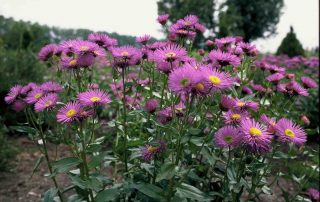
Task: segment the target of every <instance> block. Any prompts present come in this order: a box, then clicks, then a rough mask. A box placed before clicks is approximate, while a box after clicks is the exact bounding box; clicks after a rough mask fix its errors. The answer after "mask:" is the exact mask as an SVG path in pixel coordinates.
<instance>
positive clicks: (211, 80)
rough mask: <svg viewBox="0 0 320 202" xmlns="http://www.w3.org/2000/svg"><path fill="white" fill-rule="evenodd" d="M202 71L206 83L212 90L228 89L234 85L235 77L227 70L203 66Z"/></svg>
mask: <svg viewBox="0 0 320 202" xmlns="http://www.w3.org/2000/svg"><path fill="white" fill-rule="evenodd" d="M200 71H201V73H202V75H203V77H204V80H205V82H206V85H208V87H209V89H210V90H212V91H217V90H226V89H229V88H231V87H232V86H233V85H234V78H232V77H231V76H230V75H229V74H228V73H226V72H220V71H218V70H215V69H211V68H202V69H201V70H200Z"/></svg>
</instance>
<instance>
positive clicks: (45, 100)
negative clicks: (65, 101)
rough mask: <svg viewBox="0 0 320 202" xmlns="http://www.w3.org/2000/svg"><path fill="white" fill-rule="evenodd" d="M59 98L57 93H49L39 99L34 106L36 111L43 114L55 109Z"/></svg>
mask: <svg viewBox="0 0 320 202" xmlns="http://www.w3.org/2000/svg"><path fill="white" fill-rule="evenodd" d="M58 99H59V97H58V95H57V94H56V93H49V94H47V95H45V96H43V97H41V98H40V99H39V101H38V102H36V104H35V105H34V110H35V111H36V112H41V111H44V110H49V109H52V108H53V107H55V105H56V104H57V101H58Z"/></svg>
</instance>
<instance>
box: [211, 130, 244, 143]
mask: <svg viewBox="0 0 320 202" xmlns="http://www.w3.org/2000/svg"><path fill="white" fill-rule="evenodd" d="M241 141H242V134H241V133H240V131H239V130H238V129H237V128H236V127H233V126H224V127H223V128H220V129H219V130H218V131H217V132H216V133H215V134H214V142H215V144H216V145H217V146H218V147H221V148H233V147H237V146H239V145H240V144H241Z"/></svg>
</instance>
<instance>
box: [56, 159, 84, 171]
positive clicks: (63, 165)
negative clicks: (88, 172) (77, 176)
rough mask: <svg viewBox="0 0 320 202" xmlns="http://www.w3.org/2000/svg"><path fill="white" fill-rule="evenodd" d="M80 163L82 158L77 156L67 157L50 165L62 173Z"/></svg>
mask: <svg viewBox="0 0 320 202" xmlns="http://www.w3.org/2000/svg"><path fill="white" fill-rule="evenodd" d="M80 163H82V160H81V159H79V158H76V157H67V158H64V159H60V160H59V161H55V162H53V164H52V167H53V169H54V170H55V171H56V172H57V173H64V172H67V171H69V170H70V169H71V168H73V167H75V166H77V165H79V164H80Z"/></svg>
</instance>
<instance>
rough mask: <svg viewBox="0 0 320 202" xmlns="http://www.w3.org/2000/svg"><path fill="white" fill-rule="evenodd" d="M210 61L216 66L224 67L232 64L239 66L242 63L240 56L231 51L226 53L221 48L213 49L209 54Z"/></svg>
mask: <svg viewBox="0 0 320 202" xmlns="http://www.w3.org/2000/svg"><path fill="white" fill-rule="evenodd" d="M208 58H209V61H210V62H211V63H212V64H213V66H214V67H224V66H228V65H231V66H233V67H237V66H239V65H240V58H239V57H237V56H236V55H232V54H231V53H225V52H222V51H220V50H212V51H211V52H210V53H209V55H208Z"/></svg>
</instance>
